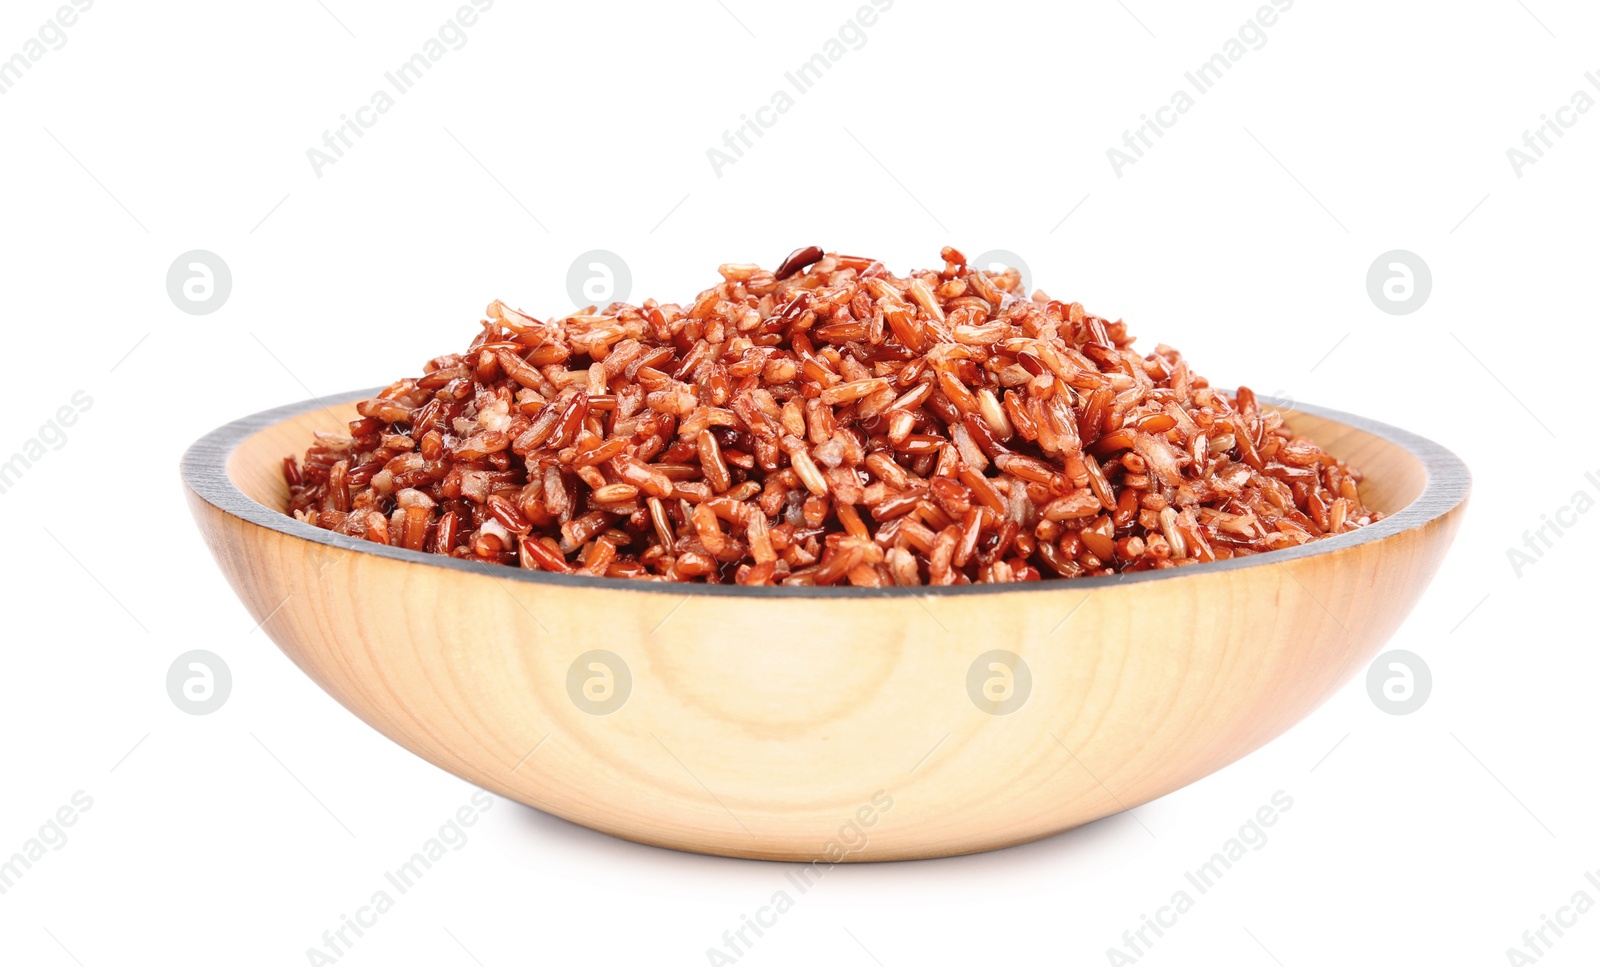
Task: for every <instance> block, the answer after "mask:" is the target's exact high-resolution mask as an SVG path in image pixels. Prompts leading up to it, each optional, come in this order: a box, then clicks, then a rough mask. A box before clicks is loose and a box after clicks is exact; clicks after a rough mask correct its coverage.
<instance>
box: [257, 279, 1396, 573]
mask: <svg viewBox="0 0 1600 967" xmlns="http://www.w3.org/2000/svg"><path fill="white" fill-rule="evenodd" d="M940 255H941V256H942V258H943V259H944V264H943V266H942V267H941V268H938V269H931V270H925V271H918V272H912V273H909V274H907V275H905V276H897V275H894V274H892V273H891V272H890V271H889V270H888V269H887V268H885V267H884V265H883V264H882V263H881V262H878V261H875V260H873V259H868V258H857V257H854V256H848V255H838V254H823V252H822V251H821V250H820V249H817V248H815V247H812V248H807V249H802V250H800V251H798V252H795V253H794V254H793V255H791V256H790V257H789V258H788V259H785V260H784V262H783V264H781V265H780V266H779V267H778V269H777V270H776V271H768V270H765V269H762V268H760V267H758V266H755V265H724V266H721V267H720V268H719V269H718V271H719V272H720V273H721V276H722V281H721V283H720V284H718V285H716V286H714V287H713V288H710V289H707V290H706V291H704V292H702V293H701V294H700V295H699V296H698V297H697V298H695V299H694V300H692V301H691V302H689V303H688V304H687V305H678V304H675V303H658V302H656V301H654V300H647V301H646V302H645V303H644V304H643V305H642V306H633V305H625V304H621V303H618V304H613V305H611V306H609V307H606V308H605V309H603V310H600V309H596V308H593V307H591V308H590V309H588V310H586V311H583V312H579V313H577V314H574V315H569V316H566V317H564V318H559V319H550V320H540V319H536V318H534V317H533V316H530V315H528V314H526V313H523V312H520V311H518V310H515V309H512V308H510V307H508V306H506V305H505V304H504V303H501V302H495V303H494V304H492V305H490V306H489V308H488V311H487V313H486V315H487V316H488V318H487V319H486V320H484V321H483V322H481V323H480V325H481V331H480V332H479V333H478V335H477V336H476V338H474V339H473V340H472V342H471V343H470V345H468V347H467V349H466V351H465V352H463V353H458V354H456V353H453V354H450V355H445V356H439V357H437V358H435V359H433V360H430V361H429V362H428V363H427V365H426V366H424V367H423V373H422V375H421V376H417V377H414V378H409V379H402V380H400V381H399V382H396V383H394V384H393V385H391V386H390V387H389V388H388V389H386V390H384V391H383V392H382V393H380V394H379V395H378V396H377V397H376V398H375V399H370V400H367V401H365V402H362V403H361V404H359V405H358V407H357V411H358V412H359V414H360V418H359V419H356V420H354V421H352V422H351V423H350V434H349V436H332V435H325V434H319V435H318V436H317V438H316V440H315V442H314V443H313V445H312V446H311V447H310V449H309V450H307V451H306V454H305V459H304V461H302V462H297V461H295V459H294V458H292V457H291V458H288V459H286V460H285V461H284V473H285V476H286V477H287V480H288V483H289V511H290V512H291V513H293V514H294V516H295V517H296V518H298V519H300V520H302V521H304V522H306V523H309V524H313V525H315V526H317V527H323V528H327V529H329V530H333V531H336V532H338V533H341V534H349V535H353V536H357V537H362V538H365V539H367V540H370V541H376V542H379V543H386V544H391V545H394V546H397V547H406V548H410V549H412V550H416V551H425V552H429V553H434V554H447V555H450V556H452V557H458V558H473V559H477V560H481V561H485V562H489V563H494V564H506V565H511V566H517V567H524V568H530V569H535V570H543V571H555V572H560V573H563V574H587V575H606V576H610V577H629V578H649V579H655V580H666V581H708V582H719V583H728V582H733V583H738V584H776V583H783V584H817V585H827V584H846V583H848V584H853V585H859V586H867V587H882V586H891V585H897V584H898V585H949V584H966V583H970V582H987V581H1034V580H1040V579H1042V578H1057V577H1080V576H1084V575H1092V574H1110V573H1115V572H1121V571H1137V570H1145V569H1149V568H1166V567H1176V566H1179V565H1185V564H1196V563H1201V562H1205V561H1214V560H1221V559H1226V558H1232V557H1239V556H1241V555H1246V554H1256V553H1261V552H1264V551H1273V550H1277V549H1280V548H1286V547H1293V546H1295V545H1297V544H1303V543H1305V542H1306V541H1311V540H1315V539H1317V538H1319V537H1324V536H1327V535H1330V534H1339V533H1342V532H1344V531H1348V530H1351V529H1352V528H1356V527H1361V526H1363V525H1366V524H1368V523H1371V522H1372V521H1375V520H1377V519H1378V518H1379V516H1380V515H1378V514H1377V513H1374V512H1373V511H1371V510H1369V509H1368V508H1367V507H1366V506H1365V505H1364V504H1363V503H1362V500H1361V496H1360V494H1359V492H1358V490H1357V484H1358V482H1359V481H1360V480H1361V475H1360V473H1358V472H1357V471H1356V470H1354V469H1353V468H1351V467H1348V466H1346V465H1345V464H1344V463H1342V462H1341V461H1339V460H1337V459H1335V458H1334V457H1333V456H1331V455H1330V454H1328V453H1327V452H1325V451H1324V450H1322V448H1320V447H1319V446H1317V444H1315V443H1313V442H1312V441H1310V440H1307V439H1304V438H1301V437H1297V436H1295V435H1294V434H1293V433H1292V432H1291V431H1290V430H1289V429H1288V428H1287V427H1286V426H1285V425H1284V422H1283V418H1282V416H1281V415H1280V414H1279V413H1278V412H1276V411H1275V410H1270V409H1263V408H1262V407H1261V406H1259V405H1258V404H1257V402H1256V398H1255V394H1253V393H1252V392H1251V391H1250V390H1248V389H1240V390H1239V391H1238V392H1237V393H1233V394H1230V393H1225V392H1222V391H1220V390H1215V389H1212V388H1211V387H1210V385H1209V384H1208V383H1207V382H1206V380H1205V379H1204V378H1202V377H1200V376H1197V375H1195V374H1194V373H1193V372H1192V371H1191V370H1190V368H1189V364H1188V363H1187V362H1185V361H1184V359H1183V357H1182V356H1180V355H1179V354H1178V352H1177V351H1176V350H1174V349H1172V348H1170V347H1168V346H1165V345H1158V346H1156V348H1155V350H1154V351H1153V352H1151V353H1150V354H1148V355H1143V356H1141V355H1140V354H1139V353H1137V352H1135V351H1134V350H1133V349H1132V348H1131V346H1132V343H1133V339H1132V337H1131V336H1129V335H1128V332H1127V328H1126V327H1125V326H1124V325H1123V323H1121V322H1109V321H1107V320H1105V319H1102V318H1100V317H1098V316H1094V315H1091V314H1089V313H1088V312H1085V311H1084V308H1083V306H1081V305H1079V304H1078V303H1075V302H1074V303H1066V302H1060V301H1056V300H1052V299H1050V298H1048V297H1047V296H1045V295H1044V294H1043V293H1035V294H1034V295H1033V296H1032V297H1028V296H1027V295H1026V294H1025V293H1023V292H1021V291H1019V290H1020V288H1021V279H1020V275H1019V273H1018V272H1017V271H1016V270H1014V269H1012V270H1008V271H1006V272H1003V273H993V272H988V271H984V270H981V269H976V268H973V267H970V266H968V265H967V264H966V257H965V256H964V255H962V254H961V253H960V252H958V251H956V250H955V249H952V248H945V249H944V250H943V251H941V253H940Z"/></svg>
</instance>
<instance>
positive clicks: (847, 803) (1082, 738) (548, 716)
mask: <svg viewBox="0 0 1600 967" xmlns="http://www.w3.org/2000/svg"><path fill="white" fill-rule="evenodd" d="M286 414H291V415H286ZM353 415H354V411H353V408H352V407H351V406H350V405H349V404H348V402H338V403H330V404H329V405H328V406H327V407H323V406H321V405H316V404H311V405H307V406H301V407H298V408H285V409H284V410H282V411H277V412H275V413H273V414H266V415H263V416H261V417H258V418H253V419H252V420H246V421H241V422H240V424H236V425H234V426H232V427H228V428H223V430H219V431H218V432H217V433H214V434H212V435H211V436H210V437H208V438H206V440H203V441H201V442H200V443H199V444H196V446H195V448H194V449H193V450H191V451H190V453H189V455H188V456H187V457H186V458H185V465H184V473H185V479H186V482H187V483H188V485H189V488H190V491H189V497H190V504H191V507H192V509H193V512H194V515H195V517H196V519H197V521H198V522H199V525H200V528H201V530H202V532H203V533H204V535H205V539H206V541H207V543H208V544H209V546H210V548H211V550H212V552H213V554H214V555H215V557H216V560H217V562H218V564H219V565H220V566H221V568H222V570H223V572H224V573H225V574H226V575H227V578H228V580H229V581H230V582H231V584H232V585H233V587H234V589H235V590H236V591H237V593H238V594H239V597H240V598H241V600H242V601H243V602H244V604H245V606H246V607H247V608H248V610H249V611H250V613H251V614H252V615H253V616H254V617H255V618H257V619H258V620H259V619H262V618H266V617H267V616H268V614H269V613H271V614H272V617H271V619H270V621H268V622H267V623H266V624H265V626H264V629H263V630H264V631H265V632H266V633H267V634H268V635H269V636H270V637H271V638H272V639H273V640H274V641H276V642H277V643H278V645H279V647H280V648H282V649H283V651H284V652H285V653H286V654H287V655H288V656H289V657H290V658H291V659H292V660H293V661H294V662H295V663H296V664H297V665H298V666H299V667H300V668H301V669H302V670H303V671H304V672H305V673H306V674H307V675H309V676H310V677H311V678H312V679H313V680H315V681H316V682H317V684H318V685H320V686H321V687H322V688H323V689H324V690H326V691H327V692H328V693H329V694H330V695H332V696H333V697H334V698H335V699H337V700H338V701H339V702H340V703H342V704H343V705H344V706H345V707H346V708H348V709H350V710H351V711H352V712H354V713H355V714H356V715H358V716H360V717H361V718H362V719H363V720H364V721H366V722H367V723H368V724H369V725H371V726H372V727H373V728H375V729H377V730H378V731H380V732H382V733H383V734H384V735H387V736H388V737H389V738H391V739H393V740H394V741H395V742H398V743H399V744H400V745H402V746H404V747H405V748H407V749H410V750H411V751H413V752H415V753H416V754H417V755H419V756H421V757H422V758H424V759H426V760H428V761H429V762H432V763H434V764H435V765H438V766H439V767H441V768H443V769H446V770H449V771H450V772H453V773H455V774H456V775H458V776H461V777H463V778H465V779H467V780H468V781H470V782H473V783H476V784H477V785H479V786H482V787H484V788H486V789H489V790H491V791H493V792H496V793H499V794H500V795H503V796H507V797H510V798H512V799H515V800H518V801H520V802H523V803H527V804H528V805H530V806H534V807H537V808H539V809H542V810H545V811H547V812H550V813H553V814H555V815H557V816H561V817H564V818H566V819H569V820H572V821H573V822H577V823H581V824H583V825H585V826H589V827H592V828H594V829H598V830H602V831H604V832H607V833H611V834H614V835H617V836H621V837H625V838H628V839H632V840H637V841H640V842H645V843H652V844H657V845H661V846H668V847H673V848H677V849H685V850H694V851H699V852H706V853H717V854H724V855H730V856H742V857H755V858H764V859H782V860H792V861H800V862H811V861H814V860H821V861H822V862H823V863H827V862H830V861H833V860H836V859H843V860H851V861H859V860H893V859H912V858H919V857H933V856H944V855H951V854H958V853H967V852H973V851H978V850H987V849H994V848H997V847H1002V846H1009V845H1013V844H1016V843H1022V842H1027V841H1029V840H1033V839H1036V838H1039V837H1042V836H1048V835H1050V834H1052V833H1056V832H1059V831H1061V830H1064V829H1068V828H1071V827H1073V826H1077V825H1080V824H1082V823H1086V822H1089V821H1091V820H1094V819H1098V818H1100V817H1103V816H1107V815H1110V814H1112V813H1115V812H1118V811H1120V810H1123V809H1126V808H1131V807H1134V806H1137V805H1139V804H1141V803H1144V802H1147V801H1149V800H1151V799H1154V798H1156V797H1158V796H1161V795H1164V794H1166V793H1169V792H1171V791H1173V790H1175V789H1178V788H1180V787H1182V786H1184V785H1186V784H1188V783H1190V782H1193V781H1195V780H1196V779H1199V778H1201V777H1203V776H1205V775H1207V774H1209V773H1211V772H1214V771H1215V770H1217V769H1220V768H1222V767H1223V766H1225V765H1227V764H1228V763H1230V762H1233V761H1234V760H1236V759H1238V758H1239V757H1241V756H1243V755H1245V754H1246V753H1248V752H1250V751H1251V750H1253V749H1256V748H1257V747H1259V746H1261V745H1262V744H1264V743H1266V742H1267V741H1269V740H1271V739H1272V738H1274V737H1275V736H1277V735H1279V734H1280V733H1282V732H1283V731H1284V730H1286V729H1288V728H1289V727H1290V726H1291V725H1293V724H1294V723H1296V722H1297V721H1299V720H1300V719H1301V718H1303V717H1304V716H1305V715H1307V714H1308V713H1309V712H1310V711H1311V710H1313V709H1314V708H1316V707H1317V706H1318V705H1320V704H1321V703H1322V702H1323V701H1325V700H1326V699H1327V698H1328V697H1329V696H1330V695H1331V694H1332V693H1333V692H1334V691H1335V690H1336V689H1338V688H1339V687H1340V686H1341V685H1342V684H1343V683H1344V682H1346V681H1347V680H1349V679H1350V678H1351V677H1352V676H1353V675H1354V674H1355V673H1356V672H1357V671H1359V670H1361V669H1362V668H1364V666H1365V665H1366V663H1367V662H1368V661H1370V659H1371V658H1372V656H1373V655H1374V654H1376V652H1377V651H1378V649H1379V647H1380V646H1381V645H1382V644H1383V643H1384V641H1385V640H1387V639H1388V638H1389V636H1390V635H1391V633H1392V632H1393V631H1394V630H1395V628H1396V626H1397V625H1398V624H1399V623H1400V622H1401V620H1402V619H1403V618H1404V617H1405V616H1406V614H1407V613H1408V612H1409V611H1410V610H1411V607H1412V605H1413V604H1414V603H1415V601H1416V600H1417V598H1418V597H1419V596H1420V595H1421V593H1422V591H1423V589H1424V588H1425V587H1426V586H1427V584H1428V582H1429V580H1430V579H1431V578H1432V576H1433V574H1434V572H1435V570H1436V569H1437V567H1438V565H1439V562H1440V559H1441V557H1442V555H1443V554H1444V552H1445V550H1446V548H1447V547H1448V545H1449V543H1450V540H1451V537H1452V535H1453V533H1454V531H1455V528H1456V526H1457V524H1458V523H1459V519H1460V515H1461V513H1462V510H1463V508H1464V506H1465V501H1466V493H1467V487H1468V483H1467V476H1466V472H1465V468H1464V467H1462V466H1461V465H1460V462H1459V461H1458V460H1456V459H1455V458H1454V457H1453V456H1452V455H1450V454H1449V453H1448V452H1447V451H1444V450H1442V449H1440V448H1438V447H1436V446H1434V445H1432V444H1429V443H1428V442H1427V441H1425V440H1420V438H1416V437H1412V436H1410V435H1409V434H1404V433H1401V432H1400V431H1394V430H1392V429H1390V428H1387V427H1381V426H1380V425H1377V424H1369V423H1365V422H1363V421H1352V420H1351V419H1350V418H1346V419H1335V418H1333V416H1331V415H1328V414H1326V413H1323V412H1322V411H1315V410H1313V411H1310V412H1306V411H1297V412H1295V413H1292V414H1291V415H1290V421H1291V423H1292V424H1294V426H1295V427H1296V429H1298V430H1299V431H1301V432H1303V433H1306V434H1307V435H1310V436H1312V437H1314V438H1316V439H1318V440H1319V441H1320V442H1322V443H1323V444H1324V445H1325V446H1327V447H1328V448H1329V449H1330V450H1331V451H1332V452H1334V453H1336V454H1338V455H1339V456H1341V457H1344V458H1346V459H1348V460H1350V461H1351V462H1353V463H1355V464H1356V465H1358V466H1360V467H1361V468H1362V469H1363V470H1364V471H1365V472H1366V474H1367V483H1366V485H1365V487H1364V495H1365V497H1366V498H1367V500H1368V502H1369V503H1370V504H1371V505H1373V506H1375V507H1377V508H1378V509H1381V510H1384V511H1386V512H1391V513H1393V512H1397V511H1401V513H1399V514H1397V516H1396V517H1394V518H1393V519H1392V520H1390V521H1388V522H1385V523H1384V524H1380V525H1377V526H1376V527H1374V528H1373V529H1372V533H1370V534H1366V535H1359V536H1358V538H1357V539H1347V538H1346V537H1341V538H1335V539H1332V540H1329V541H1324V542H1319V544H1318V545H1310V546H1308V547H1309V549H1307V548H1302V549H1297V550H1296V551H1291V552H1284V553H1281V554H1277V555H1267V556H1262V557H1258V558H1254V559H1252V561H1251V562H1250V563H1249V564H1248V566H1234V565H1239V564H1242V563H1244V562H1226V563H1227V565H1229V566H1224V565H1221V564H1219V565H1206V566H1199V567H1191V568H1183V569H1180V570H1178V571H1172V572H1164V574H1163V576H1159V577H1149V578H1140V579H1137V580H1125V581H1120V582H1119V581H1115V580H1099V579H1095V580H1090V581H1056V582H1048V583H1044V584H1042V585H1041V586H1032V587H1028V588H1026V589H1020V590H1003V591H998V592H987V593H983V592H978V593H943V594H927V595H923V594H906V593H894V594H888V595H884V594H876V595H874V594H848V593H846V594H819V593H811V594H804V593H801V594H787V595H782V594H777V595H758V594H751V593H748V592H744V593H740V592H734V591H731V590H730V589H718V590H717V591H716V592H714V593H708V592H706V591H704V590H703V589H699V590H689V591H686V590H685V589H683V588H681V587H677V586H659V585H652V584H646V583H642V582H625V581H604V580H590V581H588V582H587V583H580V582H575V581H571V580H568V581H561V580H559V579H553V578H552V577H550V576H547V575H530V574H526V573H521V572H517V571H515V570H514V569H510V568H506V569H504V571H503V572H502V571H495V570H492V569H488V568H482V567H478V568H473V567H471V566H442V565H440V564H438V563H436V562H432V561H424V560H422V558H423V557H424V556H422V555H414V554H411V553H410V552H403V551H387V550H382V551H380V552H378V553H373V552H371V551H370V550H354V549H350V548H349V547H347V546H335V545H336V544H339V543H341V542H339V541H333V538H334V535H329V534H326V533H325V532H320V533H319V532H313V530H312V529H311V528H307V527H304V526H303V525H298V524H296V523H295V522H293V521H292V520H290V519H288V518H286V517H282V516H281V515H276V514H275V511H276V509H277V508H279V507H281V506H282V505H283V501H284V496H285V488H284V484H283V480H282V478H281V475H280V469H279V467H280V461H281V459H282V458H283V457H284V456H285V455H287V454H291V453H298V452H300V451H302V450H303V449H304V448H305V445H306V443H307V441H308V440H309V438H310V434H311V430H312V429H313V428H323V429H331V430H334V431H338V430H339V429H340V427H339V426H338V422H339V420H341V419H349V418H351V417H352V416H353ZM1358 423H1359V425H1356V424H1358ZM235 487H236V488H237V491H235V489H234V488H235ZM241 494H242V496H241ZM252 501H253V502H255V504H259V505H264V508H263V507H257V506H255V505H254V504H252ZM224 508H226V509H224ZM265 508H271V509H272V510H271V511H268V510H265ZM1402 508H1405V509H1404V511H1402ZM330 541H332V543H327V542H330ZM342 543H343V544H346V545H353V544H355V543H356V542H351V541H348V540H344V541H342ZM368 547H370V545H369V546H368ZM280 605H281V607H280ZM274 609H277V610H276V613H273V611H274ZM592 649H603V650H606V651H609V652H612V653H614V654H615V655H616V656H619V657H620V658H621V660H622V661H623V662H625V663H626V665H627V668H628V671H629V673H630V674H631V678H632V689H631V693H630V694H629V697H628V699H627V701H626V703H625V704H623V705H622V707H621V708H619V709H617V710H615V711H613V712H611V713H610V714H605V715H597V714H591V713H590V712H587V711H584V710H583V709H581V708H580V707H579V703H578V702H575V701H574V700H573V698H571V697H570V694H569V689H568V670H569V667H570V666H571V665H572V664H573V662H574V660H575V659H576V658H578V657H579V656H580V655H582V654H583V653H585V652H588V651H590V650H592ZM995 649H1003V650H1007V651H1010V652H1014V653H1015V654H1017V655H1020V656H1021V657H1022V659H1023V660H1024V661H1025V662H1026V664H1027V668H1028V671H1029V673H1030V674H1031V679H1032V686H1031V691H1030V692H1029V694H1028V697H1027V700H1026V701H1025V702H1023V703H1022V705H1021V707H1020V708H1018V709H1016V710H1015V711H1013V712H1011V713H1009V714H1004V715H996V714H990V713H989V712H987V711H984V710H981V709H980V708H979V707H978V706H977V705H976V704H975V703H974V701H973V700H972V699H971V698H970V697H969V690H968V677H969V674H968V673H969V668H970V666H972V664H973V662H974V660H975V659H977V658H978V657H979V656H980V655H982V654H984V653H986V652H989V651H991V650H995ZM595 674H597V673H587V677H594V675H595ZM595 687H596V688H601V687H602V685H601V684H598V683H597V684H596V686H595ZM285 714H291V713H290V712H289V710H285ZM875 799H876V802H875V801H874V800H875ZM885 803H892V804H890V805H887V806H885ZM869 820H870V822H869ZM852 823H854V828H852V825H851V824H852ZM834 844H838V845H834Z"/></svg>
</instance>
